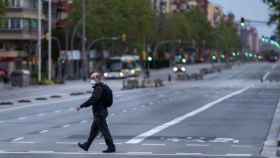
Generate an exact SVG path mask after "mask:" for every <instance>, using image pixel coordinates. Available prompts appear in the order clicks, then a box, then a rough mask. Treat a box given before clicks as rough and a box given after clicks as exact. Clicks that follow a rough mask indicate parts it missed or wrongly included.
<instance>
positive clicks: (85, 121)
mask: <svg viewBox="0 0 280 158" xmlns="http://www.w3.org/2000/svg"><path fill="white" fill-rule="evenodd" d="M87 122H88V121H87V120H82V121H80V124H84V123H87Z"/></svg>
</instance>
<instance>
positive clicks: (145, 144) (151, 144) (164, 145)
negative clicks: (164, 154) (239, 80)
mask: <svg viewBox="0 0 280 158" xmlns="http://www.w3.org/2000/svg"><path fill="white" fill-rule="evenodd" d="M142 146H166V144H142Z"/></svg>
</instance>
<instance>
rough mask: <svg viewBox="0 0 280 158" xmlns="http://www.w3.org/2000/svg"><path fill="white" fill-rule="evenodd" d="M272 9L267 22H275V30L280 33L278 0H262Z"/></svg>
mask: <svg viewBox="0 0 280 158" xmlns="http://www.w3.org/2000/svg"><path fill="white" fill-rule="evenodd" d="M263 1H264V3H266V4H267V5H268V6H269V7H270V8H271V10H272V14H271V15H270V19H269V22H268V23H269V24H273V23H276V24H277V32H278V34H280V1H279V0H263Z"/></svg>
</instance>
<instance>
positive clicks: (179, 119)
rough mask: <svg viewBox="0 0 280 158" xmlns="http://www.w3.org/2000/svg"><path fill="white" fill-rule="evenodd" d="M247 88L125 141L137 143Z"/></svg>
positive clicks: (244, 89)
mask: <svg viewBox="0 0 280 158" xmlns="http://www.w3.org/2000/svg"><path fill="white" fill-rule="evenodd" d="M249 88H251V86H249V87H246V88H243V89H241V90H238V91H235V92H233V93H231V94H228V95H226V96H224V97H222V98H220V99H218V100H215V101H213V102H211V103H208V104H206V105H204V106H202V107H200V108H198V109H196V110H194V111H192V112H190V113H186V114H185V115H182V116H179V117H177V118H175V119H173V120H171V121H169V122H167V123H164V124H162V125H159V126H157V127H155V128H153V129H151V130H149V131H147V132H144V133H142V134H140V135H138V136H136V137H134V138H132V139H131V140H129V141H127V142H126V143H127V144H138V143H140V142H142V141H143V140H145V139H146V138H148V137H150V136H152V135H154V134H156V133H159V132H161V131H163V130H165V129H166V128H168V127H170V126H174V125H176V124H178V123H180V122H182V121H184V120H185V119H187V118H190V117H193V116H195V115H197V114H200V113H202V112H204V111H205V110H208V109H209V108H211V107H213V106H215V105H216V104H218V103H220V102H222V101H224V100H226V99H229V98H231V97H233V96H236V95H238V94H241V93H243V92H245V91H247V90H248V89H249Z"/></svg>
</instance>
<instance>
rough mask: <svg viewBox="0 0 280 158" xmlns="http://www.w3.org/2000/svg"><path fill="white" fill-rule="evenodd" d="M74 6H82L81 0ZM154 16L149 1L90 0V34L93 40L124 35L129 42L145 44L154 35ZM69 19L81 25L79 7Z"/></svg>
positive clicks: (88, 23) (88, 18)
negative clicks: (148, 37)
mask: <svg viewBox="0 0 280 158" xmlns="http://www.w3.org/2000/svg"><path fill="white" fill-rule="evenodd" d="M74 3H75V5H74V6H79V4H80V0H75V1H74ZM154 15H155V14H154V11H153V9H152V6H151V3H150V1H149V0H137V1H133V0H90V1H87V33H88V36H89V38H90V39H98V38H100V37H112V36H120V35H122V34H123V33H125V34H126V35H127V37H128V39H129V43H132V44H135V43H143V42H144V41H145V39H146V37H147V36H148V35H150V34H151V32H152V28H153V26H152V25H153V21H154V20H153V18H154ZM70 17H71V19H72V20H73V21H74V22H78V21H79V19H80V17H81V11H80V8H79V7H77V8H76V10H75V12H74V13H73V14H72V15H71V16H70Z"/></svg>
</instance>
